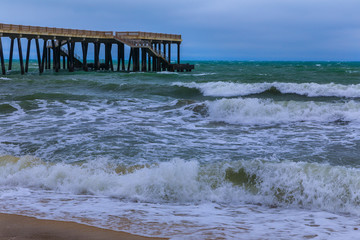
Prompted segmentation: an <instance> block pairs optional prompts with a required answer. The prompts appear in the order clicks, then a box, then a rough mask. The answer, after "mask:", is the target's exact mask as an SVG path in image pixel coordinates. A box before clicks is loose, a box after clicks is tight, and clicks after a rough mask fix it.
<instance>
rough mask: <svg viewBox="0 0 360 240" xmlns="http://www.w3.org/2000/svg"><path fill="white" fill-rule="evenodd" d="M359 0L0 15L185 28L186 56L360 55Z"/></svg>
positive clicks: (49, 22)
mask: <svg viewBox="0 0 360 240" xmlns="http://www.w3.org/2000/svg"><path fill="white" fill-rule="evenodd" d="M359 9H360V0H151V1H149V0H127V1H123V0H96V1H95V0H61V1H60V0H56V1H53V0H12V1H2V3H1V8H0V16H1V17H0V22H1V23H9V24H21V25H33V26H47V27H59V28H74V29H87V30H101V31H106V30H110V31H148V32H161V33H173V34H181V35H182V39H183V43H182V44H181V52H182V59H186V60H240V61H251V60H254V61H289V60H290V61H360V14H359Z"/></svg>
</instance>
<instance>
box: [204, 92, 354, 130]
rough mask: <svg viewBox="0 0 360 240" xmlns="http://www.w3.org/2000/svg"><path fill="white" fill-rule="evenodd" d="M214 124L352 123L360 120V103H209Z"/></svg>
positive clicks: (236, 100)
mask: <svg viewBox="0 0 360 240" xmlns="http://www.w3.org/2000/svg"><path fill="white" fill-rule="evenodd" d="M206 104H207V106H208V112H209V118H210V119H211V120H212V121H217V122H226V123H231V124H274V123H288V122H299V121H313V122H338V121H341V122H351V121H358V119H360V104H359V103H358V102H356V101H353V100H350V101H348V102H344V103H343V102H341V103H340V102H339V103H332V102H314V101H307V102H299V101H274V100H272V99H258V98H231V99H227V98H224V99H220V100H215V101H207V102H206Z"/></svg>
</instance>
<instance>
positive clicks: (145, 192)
mask: <svg viewBox="0 0 360 240" xmlns="http://www.w3.org/2000/svg"><path fill="white" fill-rule="evenodd" d="M0 166H1V169H0V176H1V178H0V186H3V187H4V186H6V187H7V188H9V187H11V186H13V187H22V188H32V189H44V190H47V191H48V190H53V191H59V192H62V193H66V192H69V193H72V194H92V195H99V196H109V197H115V198H119V199H128V200H134V201H142V202H149V203H161V202H168V203H173V202H174V203H175V202H176V203H179V202H183V203H196V202H198V203H199V202H202V203H206V202H209V203H210V202H217V203H220V204H221V203H251V204H261V205H268V206H293V207H302V208H308V209H318V210H326V211H331V212H342V213H350V212H351V213H352V214H357V215H360V170H359V169H357V168H349V167H344V166H331V165H329V164H320V163H307V162H288V161H284V162H281V161H265V160H253V161H235V162H226V161H225V162H223V163H211V164H210V163H209V164H200V163H199V162H197V161H184V160H181V159H174V160H171V161H169V162H162V163H157V164H152V165H138V166H123V165H116V164H111V163H109V162H106V161H98V160H97V161H91V162H87V163H81V164H80V163H75V164H68V163H47V162H44V161H41V160H40V159H38V158H35V157H30V156H23V157H13V156H2V157H0ZM6 194H8V193H6ZM0 198H2V196H1V194H0Z"/></svg>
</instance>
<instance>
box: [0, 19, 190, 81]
mask: <svg viewBox="0 0 360 240" xmlns="http://www.w3.org/2000/svg"><path fill="white" fill-rule="evenodd" d="M3 37H8V38H10V51H9V63H8V70H12V63H13V53H14V43H15V40H16V42H17V45H18V52H19V60H20V71H21V74H25V73H26V72H28V66H29V57H30V50H31V43H32V40H34V41H35V46H36V53H37V61H38V67H39V73H42V72H44V70H45V69H51V68H53V69H54V70H55V72H59V70H60V69H61V68H63V69H68V70H69V71H70V72H72V71H74V70H75V69H83V70H84V71H88V70H89V69H92V70H100V69H103V70H111V71H114V65H113V57H112V54H111V52H112V51H111V50H112V47H113V45H115V46H117V71H127V72H129V71H134V72H139V71H142V72H147V71H191V70H192V69H194V65H190V64H181V63H180V44H181V42H182V39H181V35H176V34H164V33H151V32H115V33H114V32H112V31H90V30H78V29H66V28H49V27H37V26H24V25H13V24H1V23H0V61H1V72H2V74H3V75H5V74H6V72H7V70H6V66H5V57H4V54H3V44H2V40H1V39H2V38H3ZM22 38H25V39H27V48H26V57H25V64H24V58H23V51H22V46H21V39H22ZM76 43H80V44H81V52H82V56H77V55H76V54H75V46H76ZM40 44H42V46H40ZM89 44H93V48H94V54H93V55H94V59H93V61H92V62H90V63H88V60H87V59H88V47H89ZM173 44H175V45H177V61H176V63H172V62H171V60H172V58H171V52H172V51H171V47H172V45H173ZM101 46H104V47H105V56H104V62H101V60H100V48H101ZM125 47H129V48H130V51H129V56H128V61H127V67H126V66H125V65H126V64H125ZM61 58H62V64H61Z"/></svg>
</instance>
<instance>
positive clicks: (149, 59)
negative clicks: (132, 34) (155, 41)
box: [147, 52, 151, 72]
mask: <svg viewBox="0 0 360 240" xmlns="http://www.w3.org/2000/svg"><path fill="white" fill-rule="evenodd" d="M147 55H148V72H150V71H151V56H150V52H148V54H147Z"/></svg>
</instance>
